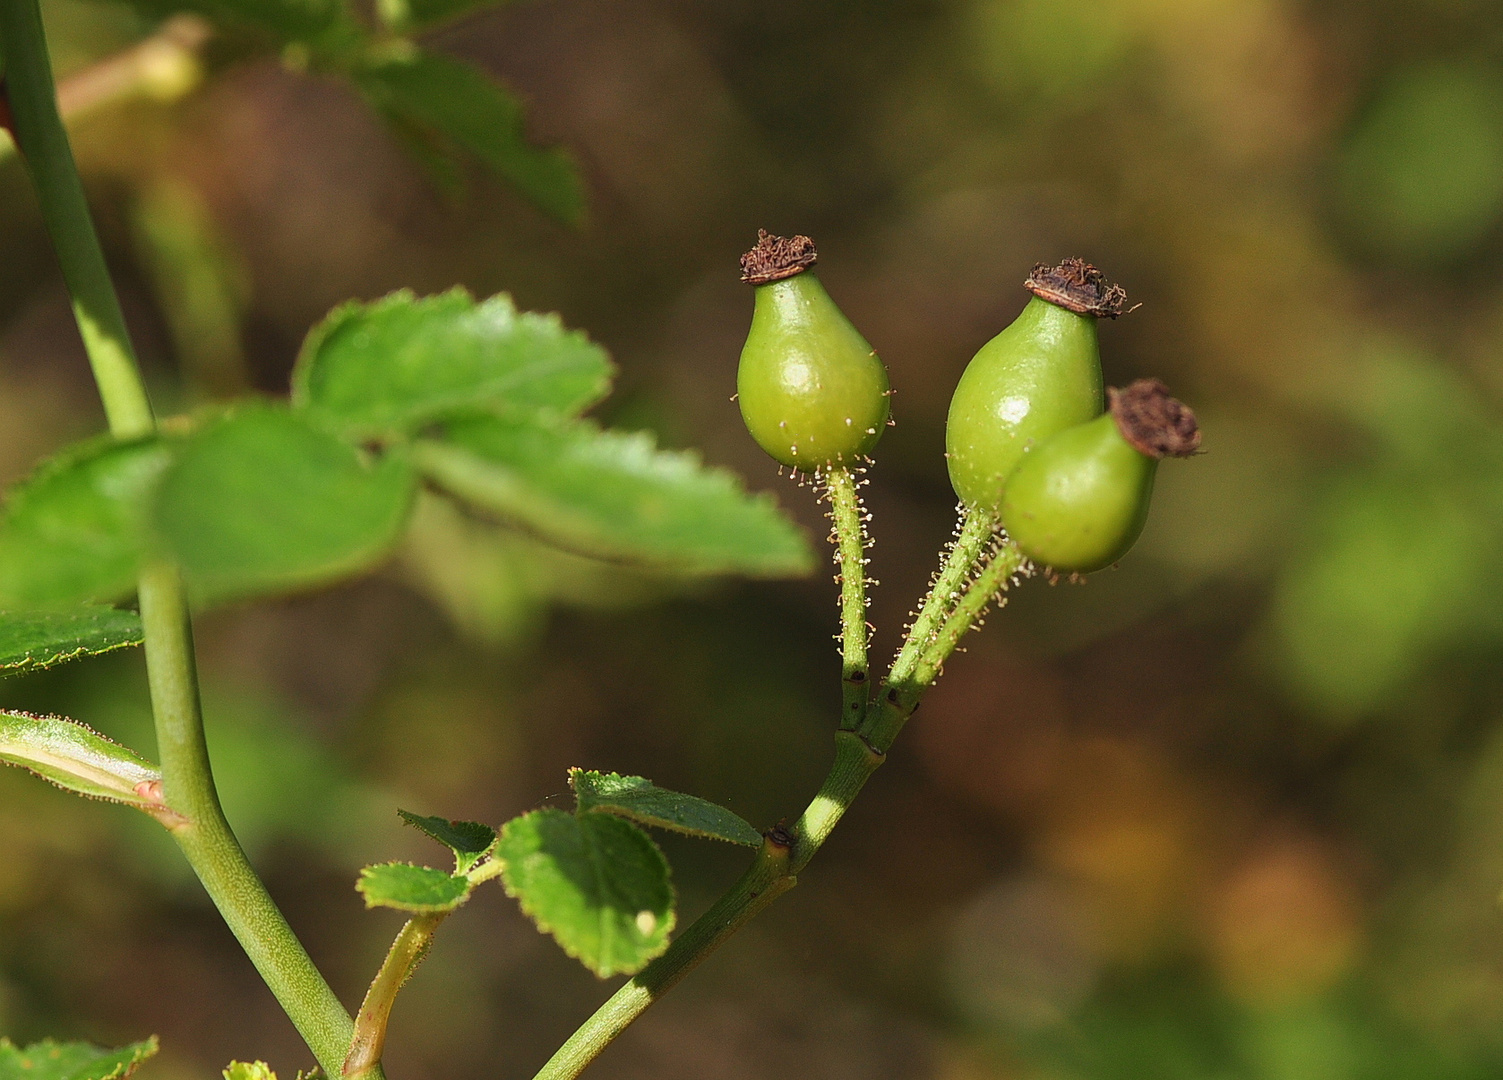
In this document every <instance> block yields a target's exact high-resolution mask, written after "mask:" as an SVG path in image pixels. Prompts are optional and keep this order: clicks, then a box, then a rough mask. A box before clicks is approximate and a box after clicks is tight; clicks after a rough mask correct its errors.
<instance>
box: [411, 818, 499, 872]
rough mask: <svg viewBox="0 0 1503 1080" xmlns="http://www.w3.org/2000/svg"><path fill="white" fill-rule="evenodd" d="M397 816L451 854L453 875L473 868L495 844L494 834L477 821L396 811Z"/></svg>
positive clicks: (490, 829)
mask: <svg viewBox="0 0 1503 1080" xmlns="http://www.w3.org/2000/svg"><path fill="white" fill-rule="evenodd" d="M397 813H398V814H400V815H401V817H402V820H403V821H405V822H406V823H407V824H409V825H411V826H412V827H413V828H414V829H418V830H420V831H421V832H425V833H427V834H428V835H429V836H431V837H432V838H433V839H435V840H437V841H438V842H439V843H440V844H443V845H444V846H446V847H447V848H449V850H450V851H452V852H454V872H455V873H456V874H463V873H465V872H466V871H468V870H470V869H471V868H473V867H474V866H475V864H476V863H478V862H479V861H480V860H481V859H483V858H485V856H486V855H487V854H489V853H490V850H491V848H492V847H493V846H495V843H496V830H495V829H493V828H491V827H490V826H489V825H482V824H481V823H480V822H478V821H449V820H448V819H447V818H441V817H423V816H422V815H420V814H414V813H410V812H409V811H407V810H398V811H397Z"/></svg>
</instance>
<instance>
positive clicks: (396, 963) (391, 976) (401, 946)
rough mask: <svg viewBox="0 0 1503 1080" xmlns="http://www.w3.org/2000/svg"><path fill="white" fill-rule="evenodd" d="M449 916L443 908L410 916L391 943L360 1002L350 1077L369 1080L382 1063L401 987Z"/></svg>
mask: <svg viewBox="0 0 1503 1080" xmlns="http://www.w3.org/2000/svg"><path fill="white" fill-rule="evenodd" d="M448 917H449V913H448V912H447V911H440V912H437V913H435V914H432V915H418V916H416V917H414V918H411V919H408V920H407V924H406V925H405V926H403V927H402V929H401V931H400V932H399V933H398V934H397V938H396V940H395V941H393V942H392V943H391V949H390V950H389V951H388V952H387V954H386V960H385V961H384V962H383V963H382V964H381V970H380V971H378V972H376V977H375V979H374V980H372V981H371V986H370V989H369V990H367V991H366V992H365V1000H364V1001H363V1002H361V1003H360V1012H359V1014H358V1015H357V1016H356V1017H355V1033H354V1036H353V1037H352V1038H351V1040H350V1052H349V1054H348V1055H346V1057H345V1059H344V1069H343V1073H344V1076H345V1077H347V1078H348V1080H368V1078H369V1077H371V1076H373V1075H374V1070H375V1069H376V1068H378V1067H379V1066H380V1064H381V1052H382V1050H384V1049H385V1047H386V1025H387V1023H388V1022H389V1021H390V1020H391V1007H392V1006H393V1005H394V1004H396V1000H397V991H399V990H401V989H402V986H403V984H404V983H406V982H407V980H408V979H409V978H411V977H412V973H413V972H414V971H415V970H416V969H417V966H418V964H420V963H422V962H423V957H425V956H427V955H428V948H429V946H430V945H432V944H433V932H434V931H435V930H437V929H438V924H439V923H441V922H443V921H444V920H445V919H446V918H448Z"/></svg>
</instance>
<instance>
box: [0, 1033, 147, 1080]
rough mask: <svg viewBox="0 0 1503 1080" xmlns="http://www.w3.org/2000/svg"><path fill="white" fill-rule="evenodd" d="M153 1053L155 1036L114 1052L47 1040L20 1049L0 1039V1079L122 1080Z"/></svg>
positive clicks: (7, 1040) (4, 1039)
mask: <svg viewBox="0 0 1503 1080" xmlns="http://www.w3.org/2000/svg"><path fill="white" fill-rule="evenodd" d="M156 1052H157V1037H156V1036H155V1035H153V1036H152V1037H151V1038H149V1039H146V1040H144V1041H142V1042H138V1043H132V1044H131V1045H129V1046H122V1047H121V1048H120V1049H118V1050H101V1049H100V1048H99V1047H97V1046H90V1045H89V1044H88V1043H83V1042H67V1043H60V1042H53V1041H52V1040H51V1039H44V1040H42V1041H41V1042H39V1043H32V1044H31V1045H30V1046H28V1047H26V1048H25V1049H22V1048H21V1047H18V1046H16V1045H15V1044H14V1043H12V1042H11V1041H10V1040H9V1039H6V1038H0V1080H124V1078H125V1077H127V1076H129V1075H130V1074H131V1073H133V1072H135V1071H136V1067H137V1066H139V1065H140V1064H141V1062H143V1061H145V1060H146V1059H147V1058H149V1057H151V1056H152V1055H153V1054H155V1053H156Z"/></svg>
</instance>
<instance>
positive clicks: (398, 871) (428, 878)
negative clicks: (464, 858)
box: [355, 862, 470, 913]
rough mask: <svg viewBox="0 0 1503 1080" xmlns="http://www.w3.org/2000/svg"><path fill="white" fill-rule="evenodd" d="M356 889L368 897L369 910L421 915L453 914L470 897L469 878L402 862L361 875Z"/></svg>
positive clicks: (383, 865) (372, 867)
mask: <svg viewBox="0 0 1503 1080" xmlns="http://www.w3.org/2000/svg"><path fill="white" fill-rule="evenodd" d="M355 888H356V889H358V890H359V891H360V894H361V895H362V896H364V897H365V906H366V907H368V908H372V907H389V908H396V909H397V910H399V911H414V912H418V913H431V912H436V911H453V910H454V909H455V908H457V907H458V906H459V905H460V904H462V903H464V902H465V901H466V900H467V899H469V895H470V881H469V879H468V878H466V877H463V876H461V875H459V874H446V873H444V872H443V871H442V870H434V869H433V868H432V867H428V866H413V865H412V864H411V863H398V862H390V863H380V864H378V865H376V866H367V867H366V868H365V869H364V870H362V871H360V880H359V881H357V882H356V883H355Z"/></svg>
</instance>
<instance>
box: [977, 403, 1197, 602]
mask: <svg viewBox="0 0 1503 1080" xmlns="http://www.w3.org/2000/svg"><path fill="white" fill-rule="evenodd" d="M1111 398H1112V407H1111V410H1110V411H1108V412H1105V413H1102V414H1101V415H1100V416H1098V417H1096V419H1094V420H1090V421H1087V422H1086V423H1084V424H1079V425H1077V426H1075V427H1072V428H1068V429H1066V430H1065V431H1062V432H1060V433H1059V434H1057V435H1055V436H1054V437H1053V438H1052V439H1049V440H1048V441H1047V442H1045V443H1044V444H1043V445H1042V446H1040V447H1038V448H1037V449H1036V450H1034V451H1033V452H1032V453H1030V454H1028V455H1027V456H1026V457H1024V458H1023V460H1022V461H1020V462H1019V463H1018V467H1017V468H1016V469H1015V470H1014V471H1013V474H1012V475H1011V476H1010V477H1009V478H1008V480H1007V489H1006V492H1005V494H1004V495H1003V496H1002V514H1001V517H1002V526H1003V528H1005V529H1006V530H1007V535H1008V536H1009V537H1010V538H1011V539H1012V541H1013V543H1015V544H1017V545H1018V548H1019V550H1021V551H1022V552H1023V554H1024V555H1027V556H1028V557H1029V558H1030V559H1032V560H1033V561H1034V562H1036V563H1039V564H1040V565H1042V566H1046V567H1049V568H1050V569H1052V570H1056V571H1059V572H1061V573H1077V574H1089V573H1091V572H1092V571H1093V570H1100V569H1101V568H1102V567H1105V566H1110V565H1111V564H1112V563H1114V562H1116V561H1117V560H1118V559H1120V558H1122V556H1123V555H1126V554H1127V552H1128V550H1129V549H1130V548H1131V547H1132V546H1133V544H1134V543H1135V542H1136V541H1137V539H1138V535H1139V534H1140V533H1141V532H1142V531H1143V525H1144V523H1145V522H1146V521H1147V520H1148V503H1149V499H1150V497H1151V496H1152V494H1153V478H1154V473H1155V472H1156V471H1157V469H1158V464H1159V460H1160V459H1161V458H1164V457H1170V456H1172V457H1187V456H1189V455H1190V454H1193V453H1195V451H1196V449H1197V448H1198V447H1199V446H1200V430H1199V428H1198V427H1197V426H1196V423H1195V414H1194V413H1193V412H1191V411H1190V410H1189V409H1188V408H1186V407H1185V406H1184V405H1182V404H1181V403H1180V402H1178V401H1176V400H1175V399H1174V398H1172V397H1170V396H1169V393H1168V391H1167V390H1166V389H1165V387H1164V384H1163V383H1161V382H1158V381H1157V380H1153V379H1144V380H1140V381H1138V382H1136V383H1133V384H1132V385H1131V386H1129V387H1127V388H1126V389H1125V390H1121V391H1118V390H1113V391H1112V392H1111Z"/></svg>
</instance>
